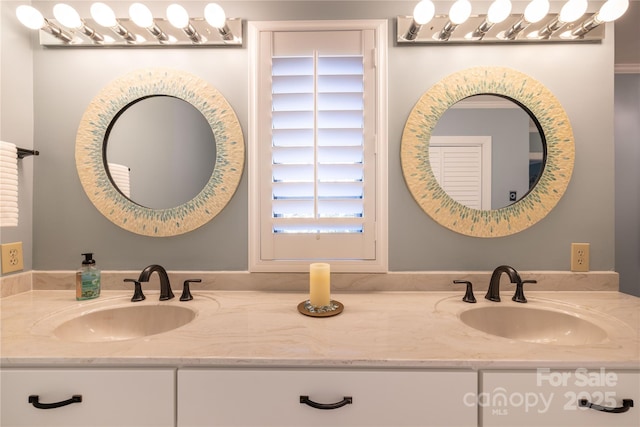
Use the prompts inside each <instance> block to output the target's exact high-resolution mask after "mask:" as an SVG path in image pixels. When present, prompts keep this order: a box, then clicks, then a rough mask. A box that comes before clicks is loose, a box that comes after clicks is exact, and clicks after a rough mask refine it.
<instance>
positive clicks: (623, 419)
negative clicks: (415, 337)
mask: <svg viewBox="0 0 640 427" xmlns="http://www.w3.org/2000/svg"><path fill="white" fill-rule="evenodd" d="M479 380H480V390H481V392H480V393H479V394H478V396H476V400H477V402H478V405H479V407H480V419H481V424H480V425H482V426H483V427H494V426H508V427H523V426H528V427H539V426H563V427H571V426H580V427H585V426H603V427H624V426H630V427H631V426H633V427H638V426H640V371H623V370H619V371H616V370H611V369H605V368H601V369H590V370H587V369H582V368H578V369H563V370H556V369H537V370H517V371H481V372H480V375H479ZM583 399H584V400H586V401H587V402H589V403H590V404H593V405H597V406H594V408H596V409H594V408H587V407H581V405H580V404H579V402H580V400H583ZM625 400H627V402H625ZM629 400H633V404H634V407H631V408H628V410H625V409H624V408H625V406H628V405H629V404H630V402H629ZM625 403H626V405H625ZM598 408H599V409H602V410H597V409H598ZM612 408H618V409H616V411H619V412H607V411H606V410H605V409H609V410H611V409H612Z"/></svg>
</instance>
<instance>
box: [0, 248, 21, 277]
mask: <svg viewBox="0 0 640 427" xmlns="http://www.w3.org/2000/svg"><path fill="white" fill-rule="evenodd" d="M0 246H2V251H1V252H2V273H3V274H4V273H11V272H13V271H20V270H22V269H23V268H24V260H23V257H22V242H15V243H5V244H4V245H0Z"/></svg>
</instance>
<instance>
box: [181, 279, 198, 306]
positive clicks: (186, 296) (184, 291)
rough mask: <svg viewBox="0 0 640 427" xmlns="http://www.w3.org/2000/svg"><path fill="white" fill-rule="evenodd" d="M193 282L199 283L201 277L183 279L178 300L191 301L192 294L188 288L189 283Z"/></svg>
mask: <svg viewBox="0 0 640 427" xmlns="http://www.w3.org/2000/svg"><path fill="white" fill-rule="evenodd" d="M191 282H195V283H200V282H202V279H187V280H185V281H184V284H183V286H182V296H181V297H180V301H191V300H192V299H193V296H192V295H191V290H190V289H189V283H191Z"/></svg>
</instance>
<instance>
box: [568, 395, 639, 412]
mask: <svg viewBox="0 0 640 427" xmlns="http://www.w3.org/2000/svg"><path fill="white" fill-rule="evenodd" d="M578 406H580V407H581V408H591V409H594V410H596V411H601V412H609V413H612V414H621V413H623V412H627V411H628V410H629V408H633V399H622V406H620V407H618V408H609V407H606V406H600V405H596V404H595V403H591V402H589V401H588V400H587V399H580V400H579V401H578Z"/></svg>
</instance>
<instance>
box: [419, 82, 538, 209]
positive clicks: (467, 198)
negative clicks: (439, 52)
mask: <svg viewBox="0 0 640 427" xmlns="http://www.w3.org/2000/svg"><path fill="white" fill-rule="evenodd" d="M538 126H539V125H538V124H537V123H536V121H535V120H534V119H533V118H532V117H531V116H530V115H529V112H528V111H526V110H525V109H523V108H522V107H521V106H520V105H518V104H517V103H515V102H513V100H511V99H509V98H507V97H503V96H495V95H484V94H483V95H474V96H470V97H467V98H464V99H462V100H460V101H459V102H457V103H455V104H454V105H453V106H451V107H450V108H449V109H448V110H447V111H446V112H445V113H444V114H442V116H441V117H440V119H439V120H438V122H437V124H436V126H435V128H434V130H433V132H432V134H431V139H430V142H429V161H430V164H431V168H432V171H433V173H434V176H435V178H436V180H437V181H438V183H439V184H440V186H441V187H442V188H443V190H444V191H445V192H446V193H447V194H448V195H449V196H450V197H451V198H452V199H454V200H456V201H457V202H459V203H461V204H463V205H465V206H467V207H469V208H472V209H480V210H491V209H499V208H503V207H505V206H509V205H511V204H513V203H515V202H517V201H518V200H520V199H522V198H523V197H524V196H525V195H526V194H527V193H528V192H529V190H530V189H531V188H533V187H534V186H535V184H536V183H537V181H538V179H539V177H540V175H541V174H542V168H543V165H544V136H543V135H542V134H541V132H539V127H538Z"/></svg>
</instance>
